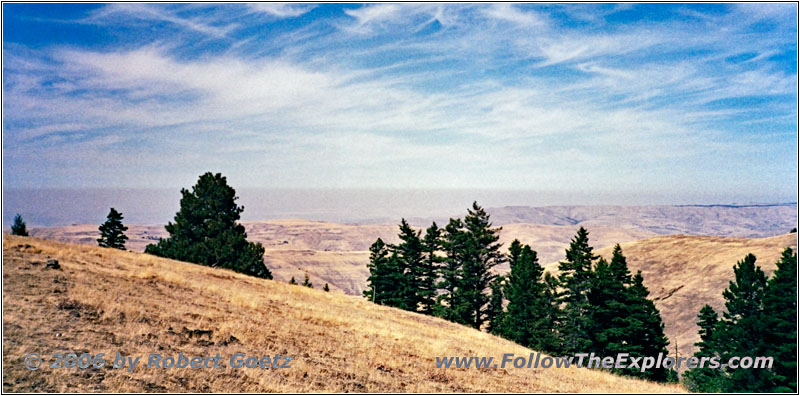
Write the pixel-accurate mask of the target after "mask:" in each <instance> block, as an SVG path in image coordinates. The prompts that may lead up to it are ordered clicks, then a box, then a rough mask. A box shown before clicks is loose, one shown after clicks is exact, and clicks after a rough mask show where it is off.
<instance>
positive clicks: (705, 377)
mask: <svg viewBox="0 0 800 396" xmlns="http://www.w3.org/2000/svg"><path fill="white" fill-rule="evenodd" d="M718 323H719V319H718V317H717V313H716V312H715V311H714V308H711V306H710V305H708V304H706V305H704V306H703V308H702V309H700V314H699V315H697V326H698V327H700V332H699V333H700V342H696V343H695V344H694V345H695V346H696V347H698V348H699V349H698V351H697V352H695V353H694V356H695V357H697V358H702V357H709V358H710V357H714V356H718V353H717V348H716V346H715V345H714V336H715V333H716V329H717V325H718ZM707 364H708V363H706V366H704V367H703V368H700V367H697V368H693V369H689V370H687V371H686V372H685V373H684V374H683V382H684V384H685V385H686V388H687V389H688V390H689V391H691V392H696V393H722V386H723V378H722V375H721V374H722V372H721V371H720V370H719V369H713V368H709V367H708V366H707Z"/></svg>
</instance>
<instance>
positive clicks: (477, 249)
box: [453, 202, 505, 329]
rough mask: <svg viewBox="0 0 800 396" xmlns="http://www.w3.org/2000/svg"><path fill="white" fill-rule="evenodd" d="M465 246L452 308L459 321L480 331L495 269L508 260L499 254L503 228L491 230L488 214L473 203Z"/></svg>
mask: <svg viewBox="0 0 800 396" xmlns="http://www.w3.org/2000/svg"><path fill="white" fill-rule="evenodd" d="M464 229H465V242H466V243H465V244H464V249H463V252H462V254H461V255H460V256H461V258H462V261H461V271H460V280H459V288H458V289H457V290H456V292H455V296H454V300H455V305H454V306H453V309H454V312H455V318H456V321H457V322H459V323H462V324H465V325H468V326H472V327H473V328H476V329H480V328H481V326H482V325H483V324H484V322H485V321H486V314H487V304H488V302H489V295H488V294H487V289H488V288H489V285H490V284H491V282H492V280H493V279H494V278H495V277H496V275H495V274H494V273H493V272H492V271H491V269H492V268H493V267H495V266H496V265H498V264H501V263H503V262H504V261H505V257H504V256H503V254H502V253H501V252H500V247H501V246H502V244H500V243H498V242H497V241H498V240H499V239H500V236H499V232H500V230H501V228H499V227H498V228H492V223H491V222H490V221H489V214H488V213H486V211H485V210H484V209H483V208H482V207H480V206H479V205H478V203H477V202H473V203H472V208H471V209H468V210H467V216H465V217H464Z"/></svg>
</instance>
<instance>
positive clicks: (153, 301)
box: [3, 235, 683, 393]
mask: <svg viewBox="0 0 800 396" xmlns="http://www.w3.org/2000/svg"><path fill="white" fill-rule="evenodd" d="M49 259H56V260H58V263H59V265H60V269H48V268H46V265H45V263H46V261H47V260H49ZM3 314H4V316H3V337H4V346H3V391H4V392H25V393H27V392H51V393H52V392H108V393H112V392H128V393H132V392H135V393H139V392H160V393H164V392H212V393H222V392H249V393H255V392H419V393H430V392H447V393H452V392H466V393H471V392H476V393H477V392H480V393H485V392H542V393H556V392H559V393H560V392H572V393H576V392H577V393H608V392H618V393H655V392H681V391H683V389H682V388H680V387H679V386H677V385H672V386H663V385H658V384H654V383H650V382H645V381H639V380H633V379H628V378H622V377H618V376H614V375H611V374H609V373H606V372H601V371H599V370H588V369H585V368H584V369H577V368H570V369H538V370H537V369H513V368H506V369H481V370H476V369H437V368H436V367H435V358H436V357H437V356H493V357H496V359H500V358H501V357H502V355H503V354H504V353H514V354H516V355H517V356H528V355H529V354H530V353H531V352H532V351H530V350H528V349H526V348H523V347H520V346H518V345H515V344H513V343H511V342H509V341H506V340H503V339H500V338H498V337H494V336H491V335H489V334H486V333H482V332H479V331H476V330H474V329H471V328H467V327H465V326H460V325H457V324H454V323H450V322H446V321H444V320H441V319H437V318H433V317H428V316H423V315H419V314H414V313H410V312H405V311H401V310H398V309H394V308H387V307H382V306H378V305H374V304H371V303H369V302H368V301H365V300H364V299H361V298H357V297H352V296H347V295H344V294H342V293H337V292H330V293H325V292H323V291H321V290H311V289H308V288H305V287H302V286H292V285H288V284H286V283H282V282H275V281H270V280H263V279H256V278H252V277H248V276H244V275H241V274H237V273H234V272H231V271H228V270H224V269H215V268H210V267H203V266H199V265H194V264H188V263H183V262H178V261H172V260H167V259H161V258H157V257H153V256H149V255H144V254H141V253H133V252H122V251H117V250H114V249H104V248H98V247H91V246H85V245H75V244H64V243H58V242H52V241H44V240H40V239H36V238H26V237H15V236H10V235H4V237H3ZM34 351H35V352H37V353H39V354H40V355H41V356H43V357H45V358H46V359H51V358H50V356H51V354H52V353H54V352H65V351H74V352H76V353H84V352H87V353H101V352H102V353H105V354H106V359H107V361H106V362H107V364H110V363H111V362H110V360H109V359H113V356H114V355H115V353H116V352H119V351H122V352H123V353H124V354H125V355H127V356H140V357H142V360H143V361H142V362H140V363H139V366H138V367H137V368H136V369H135V370H133V371H132V372H128V371H127V370H125V369H112V368H110V367H108V365H107V366H106V367H104V368H100V369H98V368H88V369H81V370H79V369H77V368H75V369H60V370H59V369H50V368H49V367H43V368H40V369H39V370H37V371H30V370H27V369H26V368H25V366H24V364H23V358H24V356H25V354H27V353H30V352H34ZM237 352H246V353H248V354H249V355H250V356H258V357H261V356H264V355H269V356H274V355H275V354H276V353H277V354H280V355H281V356H292V357H294V359H293V360H292V361H291V363H290V366H291V367H290V368H284V369H259V368H253V369H233V368H231V367H229V366H228V359H229V358H230V357H231V356H232V355H233V354H234V353H237ZM150 353H159V354H161V355H162V356H178V354H179V353H182V354H184V355H189V356H201V357H206V356H215V355H216V354H217V353H219V354H220V355H221V356H222V357H223V359H222V367H223V368H221V369H167V370H160V369H154V368H151V369H147V368H146V367H143V365H144V364H145V362H144V361H145V360H146V357H147V356H148V354H150ZM46 361H47V362H50V360H46Z"/></svg>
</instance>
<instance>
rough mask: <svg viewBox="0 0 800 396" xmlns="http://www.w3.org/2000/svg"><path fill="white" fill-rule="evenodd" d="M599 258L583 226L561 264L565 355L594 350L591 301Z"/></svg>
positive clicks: (563, 349)
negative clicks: (593, 274) (594, 265)
mask: <svg viewBox="0 0 800 396" xmlns="http://www.w3.org/2000/svg"><path fill="white" fill-rule="evenodd" d="M596 259H597V256H595V255H594V254H593V253H592V247H591V246H589V232H588V231H586V229H585V228H583V227H580V228H579V229H578V232H577V234H576V235H575V237H574V238H573V239H572V241H571V242H570V245H569V248H568V249H567V250H566V258H565V260H564V261H562V262H560V263H559V264H558V270H559V272H560V273H559V276H558V280H559V283H560V284H561V287H562V288H563V291H562V293H561V303H562V305H563V310H562V317H561V326H560V332H561V334H560V338H561V348H560V351H559V352H561V353H565V354H570V353H578V352H584V351H587V350H590V348H591V347H592V339H591V335H590V331H591V315H590V312H589V311H590V305H589V300H588V294H589V290H590V289H591V281H592V263H593V262H594V260H596Z"/></svg>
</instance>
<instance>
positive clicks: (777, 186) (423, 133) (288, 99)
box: [3, 3, 798, 201]
mask: <svg viewBox="0 0 800 396" xmlns="http://www.w3.org/2000/svg"><path fill="white" fill-rule="evenodd" d="M796 27H797V8H796V5H795V4H638V5H637V4H509V3H504V4H468V5H461V4H423V3H415V4H369V5H360V4H346V5H336V4H275V3H259V4H251V5H248V4H208V3H199V4H129V3H124V4H123V3H115V4H107V5H103V4H3V36H4V39H3V40H4V41H3V90H4V91H3V116H4V118H3V176H5V177H4V187H5V188H18V187H25V188H39V187H172V186H176V187H177V186H188V185H190V184H192V183H193V182H194V181H195V180H196V178H197V176H198V175H199V174H201V173H203V172H205V171H207V170H213V171H220V172H223V173H224V174H225V175H227V176H228V178H229V181H230V182H231V183H232V184H233V185H234V186H237V187H290V188H294V187H298V188H311V187H324V188H482V189H513V190H543V191H544V190H547V191H561V192H575V193H576V194H603V193H608V192H615V193H627V192H630V193H641V192H646V193H650V194H665V195H670V196H675V197H681V196H684V195H687V196H703V195H704V194H705V195H713V196H718V197H721V198H720V200H742V199H744V200H746V199H753V200H762V201H763V200H786V199H793V198H794V199H796V191H797V179H798V175H797V171H798V168H797V61H796V59H797V41H796V37H797V30H796Z"/></svg>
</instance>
